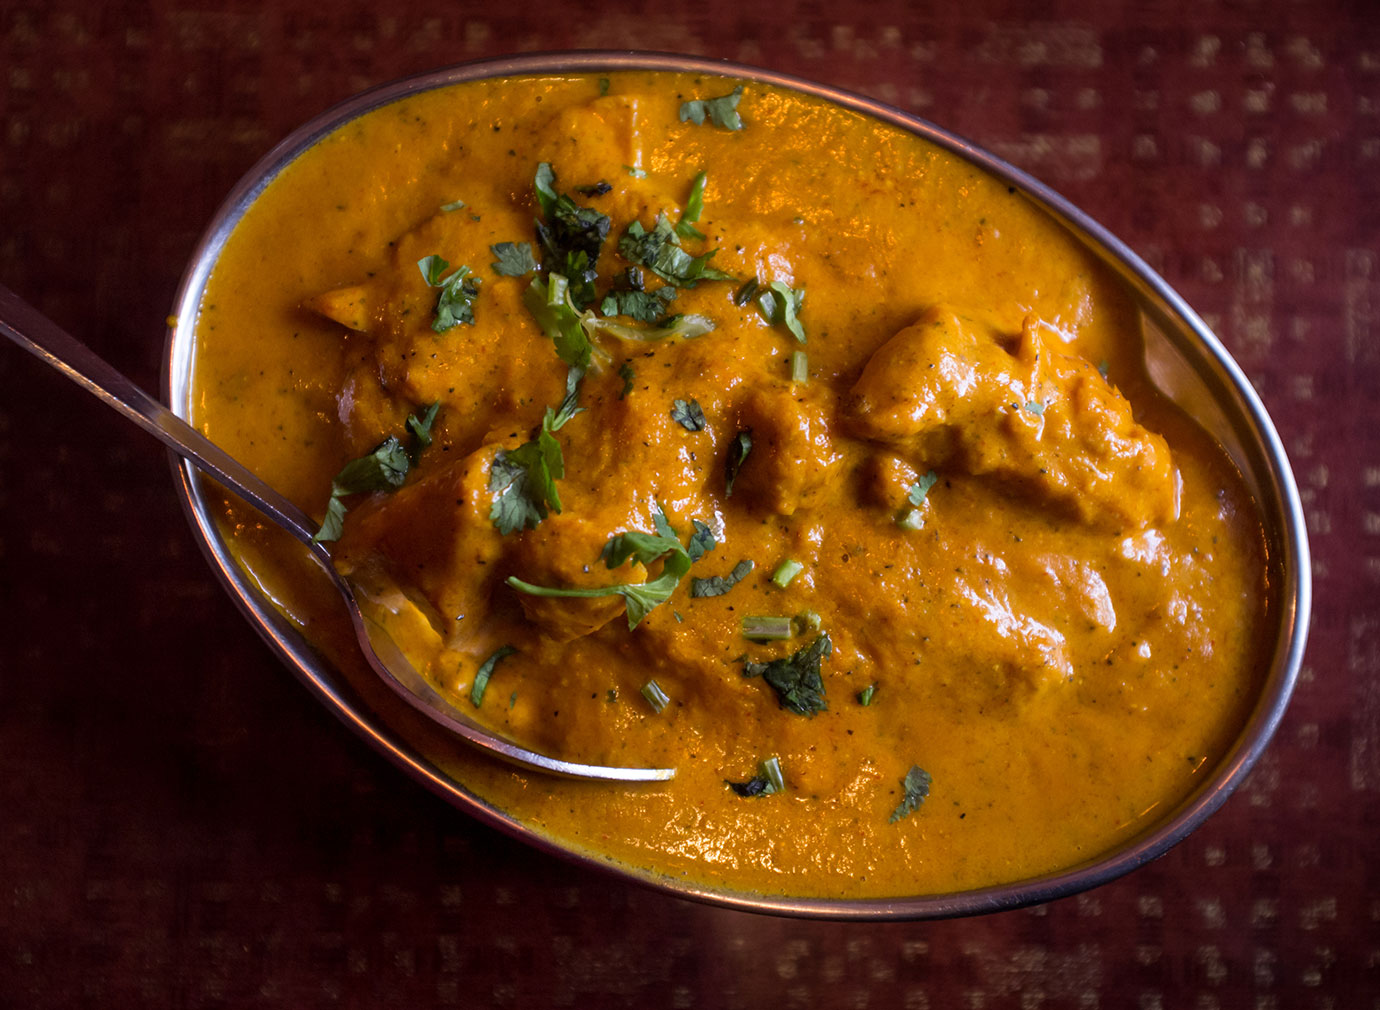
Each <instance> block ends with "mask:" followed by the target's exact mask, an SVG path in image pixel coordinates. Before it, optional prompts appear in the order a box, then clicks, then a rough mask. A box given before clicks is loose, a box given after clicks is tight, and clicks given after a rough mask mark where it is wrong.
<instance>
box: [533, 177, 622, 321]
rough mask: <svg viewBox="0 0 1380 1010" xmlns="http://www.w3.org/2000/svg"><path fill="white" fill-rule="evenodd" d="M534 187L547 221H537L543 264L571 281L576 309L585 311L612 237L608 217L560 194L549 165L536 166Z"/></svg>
mask: <svg viewBox="0 0 1380 1010" xmlns="http://www.w3.org/2000/svg"><path fill="white" fill-rule="evenodd" d="M533 187H534V188H535V190H536V194H537V203H538V204H539V205H540V206H541V211H542V216H543V217H544V218H545V220H544V221H537V222H536V228H537V238H538V239H539V240H540V241H541V245H542V249H543V250H544V253H543V256H542V261H543V263H544V264H545V266H546V268H547V269H548V270H550V271H553V272H559V273H562V274H563V275H565V276H566V277H568V278H569V279H570V284H571V289H572V290H571V299H572V301H573V302H574V304H575V307H576V308H577V309H583V308H584V307H585V306H587V305H589V304H590V303H591V302H592V301H594V280H595V278H596V277H597V271H596V264H597V263H598V260H599V253H600V250H601V249H602V248H603V245H604V239H606V238H608V234H609V225H610V222H609V218H608V215H606V214H601V213H599V212H598V211H597V210H594V209H593V208H591V207H581V206H580V205H579V204H577V203H576V202H575V201H574V200H572V199H570V197H568V196H566V195H565V194H564V193H557V192H556V173H555V172H554V171H553V170H552V168H551V166H550V164H548V163H547V162H544V161H543V162H542V163H541V164H540V165H538V166H537V173H536V176H535V178H534V179H533Z"/></svg>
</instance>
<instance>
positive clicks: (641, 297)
mask: <svg viewBox="0 0 1380 1010" xmlns="http://www.w3.org/2000/svg"><path fill="white" fill-rule="evenodd" d="M675 298H676V289H675V288H674V287H673V286H671V285H669V284H667V285H665V286H664V287H659V288H657V289H656V290H655V291H610V292H609V293H608V294H607V295H605V296H604V301H603V304H601V305H600V306H599V311H600V312H602V313H603V314H604V315H606V316H628V317H629V318H631V319H636V320H637V321H638V322H639V323H655V322H658V321H659V320H662V319H664V318H666V309H667V307H668V306H669V305H670V304H671V302H673V301H675Z"/></svg>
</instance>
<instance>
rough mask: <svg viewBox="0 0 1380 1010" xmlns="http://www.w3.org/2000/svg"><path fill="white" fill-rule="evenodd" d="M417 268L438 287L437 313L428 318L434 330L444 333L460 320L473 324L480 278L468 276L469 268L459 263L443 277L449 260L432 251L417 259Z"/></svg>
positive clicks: (429, 282)
mask: <svg viewBox="0 0 1380 1010" xmlns="http://www.w3.org/2000/svg"><path fill="white" fill-rule="evenodd" d="M417 269H418V270H420V271H421V272H422V277H423V278H425V280H426V283H427V286H428V287H433V288H440V289H441V293H440V295H439V296H438V297H437V299H436V317H435V318H434V319H433V320H432V322H431V328H432V329H433V330H435V331H436V332H437V333H445V332H446V331H447V330H449V329H450V328H451V327H453V326H459V325H460V324H461V323H464V324H465V325H467V326H473V325H474V300H475V299H476V298H478V297H479V278H478V277H472V276H470V268H469V267H467V266H458V267H456V268H455V271H454V272H453V273H452V274H451V275H450V276H449V277H443V276H442V275H443V274H444V273H445V272H446V270H448V269H450V264H449V263H447V262H446V261H445V260H444V259H443V258H442V257H440V256H436V255H432V256H423V257H422V258H421V259H419V260H418V261H417Z"/></svg>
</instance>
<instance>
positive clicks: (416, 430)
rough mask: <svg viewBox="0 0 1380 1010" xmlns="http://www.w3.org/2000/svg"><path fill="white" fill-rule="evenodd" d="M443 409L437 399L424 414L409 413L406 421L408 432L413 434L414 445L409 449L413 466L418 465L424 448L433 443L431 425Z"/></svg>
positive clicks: (408, 454)
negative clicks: (418, 458) (419, 415)
mask: <svg viewBox="0 0 1380 1010" xmlns="http://www.w3.org/2000/svg"><path fill="white" fill-rule="evenodd" d="M440 409H441V401H440V400H437V401H436V402H435V403H433V404H432V405H431V406H430V407H427V409H426V410H425V411H423V412H422V416H421V417H418V416H417V415H416V414H408V415H407V421H406V425H405V426H406V428H407V433H408V434H409V435H411V436H412V445H411V447H410V448H409V449H408V451H407V457H408V459H409V460H410V461H411V463H412V465H413V466H416V465H417V457H419V456H420V455H421V454H422V450H423V449H426V448H427V447H429V446H430V445H431V426H432V425H433V424H435V423H436V414H437V412H438V411H439V410H440Z"/></svg>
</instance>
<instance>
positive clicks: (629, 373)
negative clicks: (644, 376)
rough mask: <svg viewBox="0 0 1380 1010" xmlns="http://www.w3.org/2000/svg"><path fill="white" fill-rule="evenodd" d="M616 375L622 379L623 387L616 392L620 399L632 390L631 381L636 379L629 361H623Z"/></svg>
mask: <svg viewBox="0 0 1380 1010" xmlns="http://www.w3.org/2000/svg"><path fill="white" fill-rule="evenodd" d="M618 377H619V378H620V379H622V380H623V389H622V391H620V392H619V394H618V399H620V400H621V399H623V398H624V397H626V396H627V395H628V394H629V393H631V392H632V391H633V382H634V381H635V380H636V379H637V373H636V372H634V371H633V366H632V362H631V361H625V362H623V364H622V365H621V366H620V367H619V369H618Z"/></svg>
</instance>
